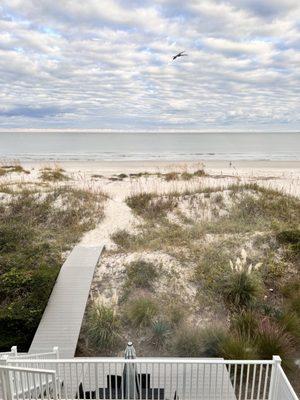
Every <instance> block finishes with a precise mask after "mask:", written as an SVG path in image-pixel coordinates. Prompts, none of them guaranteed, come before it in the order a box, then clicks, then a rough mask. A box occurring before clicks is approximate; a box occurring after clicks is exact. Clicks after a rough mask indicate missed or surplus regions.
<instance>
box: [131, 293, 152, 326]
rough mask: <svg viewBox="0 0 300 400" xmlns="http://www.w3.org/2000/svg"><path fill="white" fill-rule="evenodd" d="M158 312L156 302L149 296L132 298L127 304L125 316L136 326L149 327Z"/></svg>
mask: <svg viewBox="0 0 300 400" xmlns="http://www.w3.org/2000/svg"><path fill="white" fill-rule="evenodd" d="M158 312H159V308H158V304H157V303H156V301H154V300H153V299H152V298H151V297H147V296H144V297H139V298H136V299H132V300H131V301H130V302H129V304H127V309H126V316H127V320H128V322H129V323H130V324H132V325H133V326H135V327H137V328H145V327H150V326H151V325H152V324H153V321H154V319H155V317H157V315H158Z"/></svg>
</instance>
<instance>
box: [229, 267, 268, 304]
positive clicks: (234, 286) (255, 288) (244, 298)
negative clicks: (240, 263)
mask: <svg viewBox="0 0 300 400" xmlns="http://www.w3.org/2000/svg"><path fill="white" fill-rule="evenodd" d="M221 290H222V292H223V296H224V298H225V300H226V301H227V302H228V303H229V304H230V305H232V306H234V307H238V308H240V307H248V306H250V305H251V304H254V303H255V301H256V299H257V297H258V296H259V294H260V292H261V286H260V283H259V281H258V279H257V278H256V276H255V275H254V274H248V273H247V272H246V271H242V272H233V273H231V274H230V275H228V276H227V278H226V279H225V281H224V282H223V284H222V288H221Z"/></svg>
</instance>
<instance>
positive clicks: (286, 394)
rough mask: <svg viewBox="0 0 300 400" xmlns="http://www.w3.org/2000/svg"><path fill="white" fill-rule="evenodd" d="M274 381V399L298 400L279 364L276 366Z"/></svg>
mask: <svg viewBox="0 0 300 400" xmlns="http://www.w3.org/2000/svg"><path fill="white" fill-rule="evenodd" d="M276 375H277V376H276V381H275V383H274V385H275V389H274V400H281V399H284V400H298V396H297V394H296V393H295V391H294V389H293V387H292V385H291V384H290V382H289V380H288V378H287V376H286V374H285V372H284V371H283V369H282V367H281V365H278V366H277V374H276ZM299 379H300V378H299Z"/></svg>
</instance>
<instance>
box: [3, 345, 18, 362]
mask: <svg viewBox="0 0 300 400" xmlns="http://www.w3.org/2000/svg"><path fill="white" fill-rule="evenodd" d="M17 353H18V350H17V346H13V347H12V348H11V349H10V351H4V352H0V359H1V358H2V357H15V356H16V354H17Z"/></svg>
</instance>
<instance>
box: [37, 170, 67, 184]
mask: <svg viewBox="0 0 300 400" xmlns="http://www.w3.org/2000/svg"><path fill="white" fill-rule="evenodd" d="M64 172H65V171H64V170H63V169H62V168H54V169H49V168H44V169H43V170H42V172H41V174H40V178H41V179H42V180H43V181H50V182H57V181H68V180H69V179H70V178H69V177H68V175H66V174H65V173H64Z"/></svg>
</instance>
